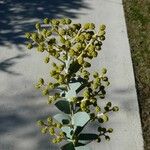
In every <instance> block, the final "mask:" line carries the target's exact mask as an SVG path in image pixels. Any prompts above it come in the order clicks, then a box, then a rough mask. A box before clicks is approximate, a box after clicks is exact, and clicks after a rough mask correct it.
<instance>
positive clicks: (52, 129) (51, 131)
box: [49, 127, 55, 135]
mask: <svg viewBox="0 0 150 150" xmlns="http://www.w3.org/2000/svg"><path fill="white" fill-rule="evenodd" d="M49 134H50V135H54V134H55V130H54V128H53V127H50V128H49Z"/></svg>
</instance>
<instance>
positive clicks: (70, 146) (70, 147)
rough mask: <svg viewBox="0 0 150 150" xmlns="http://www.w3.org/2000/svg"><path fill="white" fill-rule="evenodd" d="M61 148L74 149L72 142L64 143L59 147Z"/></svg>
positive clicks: (64, 149) (65, 149) (63, 149)
mask: <svg viewBox="0 0 150 150" xmlns="http://www.w3.org/2000/svg"><path fill="white" fill-rule="evenodd" d="M61 150H75V148H74V145H73V143H72V142H70V143H67V144H65V145H64V146H62V147H61Z"/></svg>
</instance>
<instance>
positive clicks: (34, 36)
mask: <svg viewBox="0 0 150 150" xmlns="http://www.w3.org/2000/svg"><path fill="white" fill-rule="evenodd" d="M31 38H32V39H33V40H34V41H36V40H37V38H38V35H37V33H32V34H31Z"/></svg>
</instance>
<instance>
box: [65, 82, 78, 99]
mask: <svg viewBox="0 0 150 150" xmlns="http://www.w3.org/2000/svg"><path fill="white" fill-rule="evenodd" d="M80 85H81V83H80V82H75V83H70V84H69V87H70V89H69V90H68V91H67V92H66V99H67V100H68V101H71V99H72V97H76V90H77V89H78V88H79V86H80Z"/></svg>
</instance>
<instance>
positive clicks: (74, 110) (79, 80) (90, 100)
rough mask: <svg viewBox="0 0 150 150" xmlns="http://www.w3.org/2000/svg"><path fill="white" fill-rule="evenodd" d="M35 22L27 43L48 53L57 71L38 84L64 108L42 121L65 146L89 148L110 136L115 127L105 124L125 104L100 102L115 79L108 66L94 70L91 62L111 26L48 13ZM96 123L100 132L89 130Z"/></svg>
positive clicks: (45, 130) (48, 61)
mask: <svg viewBox="0 0 150 150" xmlns="http://www.w3.org/2000/svg"><path fill="white" fill-rule="evenodd" d="M35 27H36V32H32V33H26V38H27V39H29V43H28V44H27V47H28V49H32V48H35V49H36V50H37V52H41V53H43V52H45V53H46V54H47V55H46V57H45V58H44V62H45V63H46V64H48V65H49V66H50V76H51V78H50V81H49V82H47V83H46V82H45V81H44V79H43V78H40V79H39V81H38V83H37V84H36V86H35V87H36V88H37V89H40V90H41V92H42V94H43V96H46V97H47V98H48V104H49V105H50V104H52V105H54V106H56V107H57V108H58V110H59V113H58V114H56V115H54V116H53V117H52V116H48V118H47V119H46V120H45V121H42V120H39V121H38V125H39V126H40V127H41V132H42V133H43V134H46V133H49V134H50V135H51V136H53V139H52V142H53V143H60V142H63V141H64V143H65V144H64V145H63V146H61V149H62V150H83V149H86V150H88V147H87V144H88V143H90V142H92V141H94V140H95V141H97V142H100V141H101V136H104V137H105V139H106V140H110V137H109V136H108V133H112V131H113V129H112V128H109V129H106V128H104V127H102V123H104V122H107V121H108V119H109V118H108V113H109V112H110V111H114V112H116V111H118V110H119V109H118V107H117V106H112V104H111V102H107V103H106V106H105V107H104V108H101V106H100V102H101V101H100V99H105V94H106V91H105V88H106V87H107V86H108V85H109V84H110V83H109V81H108V77H107V76H106V73H107V69H106V68H103V69H101V71H98V72H94V73H93V74H90V72H89V71H88V68H89V67H91V63H90V61H91V60H92V59H93V58H95V57H97V55H98V52H99V51H100V50H101V46H102V42H103V41H104V40H105V28H106V26H105V25H103V24H102V25H100V26H99V29H97V31H96V29H95V25H94V23H85V24H83V25H81V24H80V23H76V24H75V23H72V21H71V20H70V19H68V18H63V19H48V18H45V19H44V23H43V24H40V23H37V24H36V25H35ZM50 64H51V65H50ZM98 69H99V68H98ZM52 78H54V79H52ZM54 81H55V82H54ZM51 91H53V94H52V92H51ZM95 122H97V134H95V133H89V132H86V131H85V130H83V129H86V126H87V125H88V124H91V125H92V124H94V123H95ZM61 145H62V144H61Z"/></svg>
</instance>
